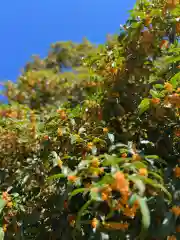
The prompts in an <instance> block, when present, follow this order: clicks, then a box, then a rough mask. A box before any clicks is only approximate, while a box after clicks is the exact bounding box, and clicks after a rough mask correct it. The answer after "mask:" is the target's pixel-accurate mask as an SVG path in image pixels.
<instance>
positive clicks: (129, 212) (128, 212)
mask: <svg viewBox="0 0 180 240" xmlns="http://www.w3.org/2000/svg"><path fill="white" fill-rule="evenodd" d="M116 209H117V210H118V209H121V210H123V214H124V215H125V216H126V217H130V218H134V217H135V215H136V212H137V210H138V209H139V203H138V201H135V202H134V203H133V206H132V207H130V206H129V205H128V196H123V197H122V198H121V199H120V200H119V202H118V204H117V207H116Z"/></svg>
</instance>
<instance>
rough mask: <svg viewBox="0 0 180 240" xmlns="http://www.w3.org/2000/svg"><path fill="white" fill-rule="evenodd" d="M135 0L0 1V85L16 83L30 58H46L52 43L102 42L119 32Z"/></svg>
mask: <svg viewBox="0 0 180 240" xmlns="http://www.w3.org/2000/svg"><path fill="white" fill-rule="evenodd" d="M134 3H135V0H126V1H123V0H29V1H25V0H4V1H3V0H2V1H1V7H0V36H1V37H0V54H1V58H0V81H4V80H7V79H11V80H15V79H16V78H17V76H18V75H19V73H20V70H21V68H22V67H23V66H24V65H25V63H26V62H27V61H28V60H29V59H30V57H31V55H32V54H39V55H40V56H45V55H46V53H47V51H48V48H49V46H50V44H51V43H53V42H56V41H60V40H73V41H78V42H79V41H81V39H82V38H83V37H84V36H86V37H87V38H88V39H89V40H91V41H92V42H95V43H99V42H101V43H102V42H103V41H104V40H105V37H106V34H107V33H115V32H118V30H119V26H120V24H121V23H124V21H125V20H126V18H127V16H128V13H127V11H128V10H130V9H132V7H133V5H134Z"/></svg>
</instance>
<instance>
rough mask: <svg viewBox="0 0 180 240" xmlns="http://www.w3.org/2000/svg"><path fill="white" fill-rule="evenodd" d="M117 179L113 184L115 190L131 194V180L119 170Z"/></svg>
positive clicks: (116, 175)
mask: <svg viewBox="0 0 180 240" xmlns="http://www.w3.org/2000/svg"><path fill="white" fill-rule="evenodd" d="M114 178H115V181H114V183H113V184H112V185H111V188H112V189H113V190H115V191H119V192H121V194H123V195H128V194H129V182H128V181H127V179H126V178H125V176H124V174H123V173H122V172H117V173H116V174H115V176H114Z"/></svg>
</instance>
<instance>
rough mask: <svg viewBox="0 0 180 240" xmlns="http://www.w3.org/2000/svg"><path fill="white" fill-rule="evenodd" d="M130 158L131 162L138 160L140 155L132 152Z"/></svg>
mask: <svg viewBox="0 0 180 240" xmlns="http://www.w3.org/2000/svg"><path fill="white" fill-rule="evenodd" d="M132 160H133V162H136V161H140V160H141V156H140V155H139V154H133V155H132Z"/></svg>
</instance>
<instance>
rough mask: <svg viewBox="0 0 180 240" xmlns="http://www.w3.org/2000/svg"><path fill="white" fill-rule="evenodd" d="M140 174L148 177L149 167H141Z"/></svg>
mask: <svg viewBox="0 0 180 240" xmlns="http://www.w3.org/2000/svg"><path fill="white" fill-rule="evenodd" d="M139 175H141V176H145V177H146V176H147V175H148V171H147V169H146V168H140V169H139Z"/></svg>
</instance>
